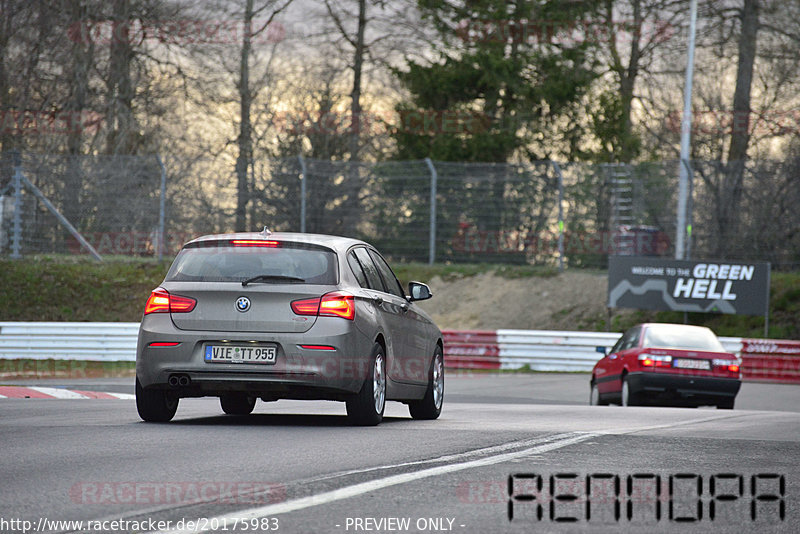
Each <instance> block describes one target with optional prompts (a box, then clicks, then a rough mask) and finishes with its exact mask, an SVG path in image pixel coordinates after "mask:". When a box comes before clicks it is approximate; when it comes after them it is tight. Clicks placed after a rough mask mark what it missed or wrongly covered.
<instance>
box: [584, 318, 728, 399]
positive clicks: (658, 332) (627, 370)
mask: <svg viewBox="0 0 800 534" xmlns="http://www.w3.org/2000/svg"><path fill="white" fill-rule="evenodd" d="M598 350H602V351H603V352H605V349H598ZM590 385H591V394H590V396H589V404H592V405H600V404H611V403H615V404H621V405H622V406H646V405H648V404H662V405H670V406H693V407H695V406H702V405H715V406H716V407H717V408H723V409H728V410H730V409H732V408H733V403H734V401H735V400H736V394H737V393H738V392H739V387H740V386H741V373H740V371H739V360H738V359H737V358H736V355H735V354H732V353H730V352H726V351H725V349H724V348H723V347H722V344H721V343H720V342H719V339H717V336H715V335H714V332H712V331H711V330H709V329H708V328H705V327H701V326H688V325H680V324H658V323H649V324H640V325H637V326H634V327H633V328H631V329H630V330H628V331H627V332H625V334H623V336H622V337H621V338H620V339H619V341H617V343H616V344H615V345H614V346H613V347H612V348H611V352H610V353H609V354H607V355H605V356H603V358H602V359H601V360H600V361H599V362H597V364H595V366H594V369H593V370H592V381H591V384H590Z"/></svg>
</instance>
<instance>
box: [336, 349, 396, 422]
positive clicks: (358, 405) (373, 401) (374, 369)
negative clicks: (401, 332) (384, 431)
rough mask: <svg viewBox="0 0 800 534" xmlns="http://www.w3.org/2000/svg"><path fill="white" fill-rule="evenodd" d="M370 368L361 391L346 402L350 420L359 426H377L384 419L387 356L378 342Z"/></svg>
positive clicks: (371, 358)
mask: <svg viewBox="0 0 800 534" xmlns="http://www.w3.org/2000/svg"><path fill="white" fill-rule="evenodd" d="M369 362H370V369H371V371H370V372H369V373H368V375H367V377H366V379H365V380H364V385H362V386H361V391H359V392H358V393H356V394H355V395H353V396H352V397H350V398H349V399H348V400H347V401H346V402H345V404H346V406H347V416H348V417H349V418H350V422H351V423H353V424H354V425H358V426H375V425H378V424H380V422H381V421H382V420H383V410H384V408H385V407H386V356H385V355H384V352H383V347H381V346H380V345H379V344H378V343H376V344H375V346H374V347H372V354H371V355H370V359H369Z"/></svg>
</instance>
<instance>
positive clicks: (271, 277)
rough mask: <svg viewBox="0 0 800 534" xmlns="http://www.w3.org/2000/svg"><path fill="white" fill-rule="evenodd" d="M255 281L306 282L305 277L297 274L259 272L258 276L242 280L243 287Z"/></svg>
mask: <svg viewBox="0 0 800 534" xmlns="http://www.w3.org/2000/svg"><path fill="white" fill-rule="evenodd" d="M253 282H291V283H295V284H297V283H301V282H305V279H303V278H297V277H296V276H284V275H282V274H259V275H258V276H254V277H252V278H248V279H247V280H245V281H244V282H242V287H245V286H246V285H247V284H251V283H253Z"/></svg>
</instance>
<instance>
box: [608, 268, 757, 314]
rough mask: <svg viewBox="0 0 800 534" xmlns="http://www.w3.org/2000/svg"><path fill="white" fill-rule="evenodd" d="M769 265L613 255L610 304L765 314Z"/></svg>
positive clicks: (610, 271)
mask: <svg viewBox="0 0 800 534" xmlns="http://www.w3.org/2000/svg"><path fill="white" fill-rule="evenodd" d="M769 278H770V264H769V263H761V262H736V261H726V262H721V261H717V262H711V261H681V260H662V259H655V258H637V257H632V256H611V257H610V258H609V260H608V306H609V307H610V308H634V309H638V310H659V311H683V312H706V313H728V314H737V315H766V314H767V311H768V309H769Z"/></svg>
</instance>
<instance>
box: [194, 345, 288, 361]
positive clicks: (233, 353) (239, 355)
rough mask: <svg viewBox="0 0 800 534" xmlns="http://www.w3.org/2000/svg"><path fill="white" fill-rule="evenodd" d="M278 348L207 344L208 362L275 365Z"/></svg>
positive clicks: (206, 355) (206, 359)
mask: <svg viewBox="0 0 800 534" xmlns="http://www.w3.org/2000/svg"><path fill="white" fill-rule="evenodd" d="M277 357H278V348H277V347H275V346H274V345H273V346H257V347H254V346H247V345H206V352H205V361H206V363H260V364H266V365H273V364H274V363H275V360H276V359H277Z"/></svg>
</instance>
